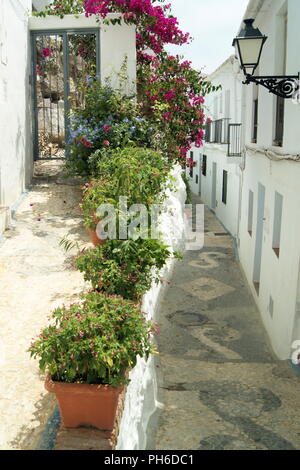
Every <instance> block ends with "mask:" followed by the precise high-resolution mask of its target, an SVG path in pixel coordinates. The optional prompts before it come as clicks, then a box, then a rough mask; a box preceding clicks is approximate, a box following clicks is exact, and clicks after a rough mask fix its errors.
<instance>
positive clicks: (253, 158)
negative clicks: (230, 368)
mask: <svg viewBox="0 0 300 470" xmlns="http://www.w3.org/2000/svg"><path fill="white" fill-rule="evenodd" d="M247 18H253V19H255V22H254V27H256V28H259V29H260V31H261V32H262V34H264V35H266V36H267V37H268V39H267V41H266V43H265V45H264V49H263V52H262V56H261V59H260V64H259V69H257V70H256V72H255V75H258V76H277V75H294V76H295V75H297V74H298V72H299V71H300V54H299V50H300V29H299V24H300V2H299V0H272V1H270V0H251V1H250V2H249V5H248V8H247V11H246V13H245V15H244V19H247ZM209 78H210V79H211V81H212V82H213V84H214V85H219V84H221V85H222V89H221V90H219V91H217V92H215V93H214V95H212V96H211V97H209V101H208V108H209V112H210V115H211V118H212V120H213V121H216V120H217V123H218V122H220V119H222V118H223V119H224V118H231V120H230V121H229V123H230V122H231V123H232V122H235V123H241V124H242V125H241V129H240V139H241V156H240V157H229V156H228V151H227V148H226V145H225V144H222V143H221V144H220V143H210V142H216V141H217V142H220V138H219V137H217V138H216V135H215V131H212V132H211V131H210V132H206V134H207V135H206V143H205V146H204V148H203V149H202V150H201V156H200V155H199V156H198V155H197V150H199V149H193V152H192V156H193V153H195V154H196V158H195V155H194V160H196V164H195V167H194V168H193V172H192V171H191V169H187V173H188V174H191V179H190V181H191V187H192V191H193V192H194V193H196V194H200V195H201V198H202V200H203V202H204V203H206V204H207V205H208V206H209V208H211V209H212V210H213V211H214V212H215V214H216V216H217V217H218V218H219V220H220V221H221V222H222V223H223V225H224V226H225V228H226V229H227V230H228V231H229V232H230V233H231V234H232V235H233V237H235V238H236V241H237V247H238V252H239V257H240V262H241V266H242V268H243V270H244V273H245V275H246V278H247V280H248V283H249V286H250V289H251V291H252V294H253V296H254V299H255V301H256V303H257V306H258V308H259V310H260V312H261V315H262V319H263V322H264V325H265V328H266V330H267V332H268V335H269V337H270V340H271V343H272V346H273V349H274V351H275V353H276V355H277V356H278V357H279V358H280V359H289V358H290V357H291V352H292V349H293V344H294V342H295V341H297V340H298V341H299V340H300V217H299V215H300V209H299V208H300V185H299V181H300V98H298V99H297V98H295V99H283V98H279V97H277V96H276V95H275V94H272V93H269V91H268V90H267V89H265V88H264V87H263V86H260V85H259V86H257V85H255V84H249V85H244V84H242V81H243V80H244V75H243V74H242V72H241V70H240V69H237V68H236V60H235V59H234V58H233V57H231V58H229V59H228V60H227V61H226V62H225V63H224V64H223V65H222V66H221V67H219V69H217V70H216V71H215V72H214V73H213V74H212V75H211V76H210V77H209ZM224 95H225V97H224ZM229 95H230V99H229V98H228V96H229ZM226 96H227V98H226ZM226 99H227V104H226ZM228 103H230V105H229V104H228ZM226 107H227V109H226ZM228 109H229V111H228ZM212 126H215V123H213V124H212ZM217 126H219V124H217ZM226 126H227V123H226ZM218 132H219V133H220V132H221V131H218ZM222 132H223V131H222ZM211 134H213V135H211ZM230 140H231V139H230V136H227V141H230ZM198 153H199V152H198ZM203 155H204V162H203ZM205 156H206V157H205ZM203 172H204V173H206V175H205V176H203ZM224 172H227V174H226V173H224ZM224 175H225V178H226V186H227V187H226V188H225V189H226V191H227V195H226V192H225V193H224ZM196 181H197V184H196ZM199 181H200V183H199ZM224 199H225V203H224Z"/></svg>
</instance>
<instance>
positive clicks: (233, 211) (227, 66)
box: [187, 56, 242, 237]
mask: <svg viewBox="0 0 300 470" xmlns="http://www.w3.org/2000/svg"><path fill="white" fill-rule="evenodd" d="M241 78H242V77H241V75H240V74H239V68H238V65H237V61H236V60H235V59H234V57H233V56H232V57H229V58H228V59H227V60H226V61H225V62H224V63H223V64H222V65H221V66H220V67H219V68H218V69H217V70H216V71H215V72H214V73H212V74H211V75H210V76H209V77H208V80H210V81H211V82H212V83H213V84H214V85H221V86H222V88H221V89H220V90H218V91H216V92H214V93H211V94H210V95H208V96H207V100H206V103H205V105H206V114H207V116H208V117H210V118H211V119H212V120H217V119H222V118H230V123H232V124H234V123H241V108H242V104H241V100H242V84H241ZM192 152H193V154H194V160H195V161H196V166H195V167H194V171H193V173H194V174H193V178H192V179H190V185H191V189H192V191H193V192H194V193H195V194H200V195H201V199H202V201H203V202H204V203H205V204H206V205H208V207H210V208H212V209H213V210H214V212H215V214H216V216H217V217H218V219H219V220H220V221H221V222H222V224H223V225H224V226H225V227H226V229H227V230H228V231H229V232H230V233H231V234H232V235H233V236H234V237H236V236H237V230H238V213H239V191H240V178H241V172H240V167H239V165H240V163H241V158H236V157H227V145H225V144H210V143H205V145H204V147H203V148H201V149H197V148H195V147H194V148H193V149H192ZM203 154H204V155H206V156H207V172H206V176H204V175H203V174H202V158H203V157H202V156H203ZM213 163H216V165H217V181H216V207H215V208H214V207H213V204H212V186H213V181H212V175H213V172H212V168H213ZM223 170H225V171H227V174H228V182H227V202H226V204H224V203H223V202H222V186H223ZM188 175H189V169H187V176H188ZM197 180H198V183H197Z"/></svg>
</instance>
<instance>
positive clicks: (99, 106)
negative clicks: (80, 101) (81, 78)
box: [65, 78, 154, 177]
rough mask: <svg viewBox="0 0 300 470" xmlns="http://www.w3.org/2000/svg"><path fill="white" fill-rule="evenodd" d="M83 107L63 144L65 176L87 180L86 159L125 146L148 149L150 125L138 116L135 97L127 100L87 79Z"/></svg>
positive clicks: (79, 110)
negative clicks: (97, 151) (64, 150)
mask: <svg viewBox="0 0 300 470" xmlns="http://www.w3.org/2000/svg"><path fill="white" fill-rule="evenodd" d="M83 87H84V96H85V107H84V108H77V109H75V110H73V111H72V115H71V129H70V133H69V137H68V140H67V143H66V163H65V167H66V170H67V173H68V174H70V175H79V176H82V177H89V176H90V174H91V171H90V167H89V156H90V155H91V154H93V153H94V152H95V151H96V150H99V154H101V152H103V154H105V153H106V150H107V149H117V148H118V149H122V148H124V147H126V146H128V145H140V146H143V147H149V146H151V139H152V136H153V133H154V131H153V125H150V124H149V123H148V121H146V120H145V119H143V118H141V117H139V116H138V107H137V104H136V101H135V99H134V97H128V96H124V95H122V94H120V93H119V92H117V91H115V90H113V89H112V88H111V87H109V86H103V85H101V82H100V81H99V80H94V79H93V78H91V79H90V83H89V85H88V86H86V84H85V85H83Z"/></svg>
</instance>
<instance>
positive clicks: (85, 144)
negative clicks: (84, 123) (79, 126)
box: [79, 137, 93, 147]
mask: <svg viewBox="0 0 300 470" xmlns="http://www.w3.org/2000/svg"><path fill="white" fill-rule="evenodd" d="M79 142H81V143H82V144H83V145H84V146H85V147H92V146H93V145H92V143H91V142H90V141H89V140H87V139H86V138H85V137H81V139H80V141H79Z"/></svg>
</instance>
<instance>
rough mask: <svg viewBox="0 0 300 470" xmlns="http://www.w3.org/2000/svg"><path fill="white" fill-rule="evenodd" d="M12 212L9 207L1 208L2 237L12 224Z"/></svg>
mask: <svg viewBox="0 0 300 470" xmlns="http://www.w3.org/2000/svg"><path fill="white" fill-rule="evenodd" d="M10 218H11V215H10V210H9V207H5V206H0V235H2V233H3V232H4V231H5V230H6V229H7V228H8V226H9V224H10Z"/></svg>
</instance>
